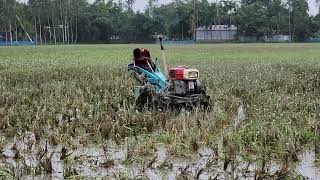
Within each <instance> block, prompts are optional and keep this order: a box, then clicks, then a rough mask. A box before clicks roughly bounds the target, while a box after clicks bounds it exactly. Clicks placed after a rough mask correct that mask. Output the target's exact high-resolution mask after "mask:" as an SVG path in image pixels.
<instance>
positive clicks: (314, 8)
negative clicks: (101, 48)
mask: <svg viewBox="0 0 320 180" xmlns="http://www.w3.org/2000/svg"><path fill="white" fill-rule="evenodd" d="M19 1H22V2H26V1H28V0H19ZM88 1H89V2H94V0H88ZM171 1H172V0H159V3H160V4H165V3H169V2H171ZM208 1H209V2H213V1H215V0H208ZM147 4H148V0H136V3H135V5H134V9H135V10H137V11H143V10H144V9H145V8H146V5H147ZM308 4H309V14H311V15H317V14H318V12H319V6H318V5H316V0H308Z"/></svg>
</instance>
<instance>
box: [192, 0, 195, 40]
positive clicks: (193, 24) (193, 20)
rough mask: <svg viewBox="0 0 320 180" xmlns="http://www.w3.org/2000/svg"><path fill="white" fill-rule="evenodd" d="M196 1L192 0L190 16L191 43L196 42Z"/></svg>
mask: <svg viewBox="0 0 320 180" xmlns="http://www.w3.org/2000/svg"><path fill="white" fill-rule="evenodd" d="M195 14H196V0H193V16H192V28H193V29H192V30H193V41H196V16H195Z"/></svg>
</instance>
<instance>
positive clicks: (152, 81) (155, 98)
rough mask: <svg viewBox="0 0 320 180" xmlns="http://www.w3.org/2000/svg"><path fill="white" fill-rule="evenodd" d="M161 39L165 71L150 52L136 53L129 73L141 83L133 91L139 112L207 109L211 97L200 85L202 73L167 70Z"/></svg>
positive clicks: (139, 51) (183, 68) (143, 50)
mask: <svg viewBox="0 0 320 180" xmlns="http://www.w3.org/2000/svg"><path fill="white" fill-rule="evenodd" d="M162 39H163V36H162V35H159V42H160V47H161V58H160V60H161V64H162V69H163V72H162V71H161V69H160V67H159V66H157V65H156V64H155V63H154V62H153V61H152V60H151V56H150V52H149V50H148V49H145V48H142V49H139V48H136V49H134V50H133V61H132V63H131V64H129V66H128V70H130V71H132V74H133V76H134V77H135V79H136V80H138V81H139V82H140V84H139V85H138V86H134V88H133V95H134V96H135V98H136V107H137V109H138V110H142V109H143V108H144V107H147V108H148V107H155V108H156V109H163V108H168V107H174V108H178V109H181V108H193V107H200V106H202V107H207V106H208V100H209V96H207V95H206V90H205V87H204V86H202V85H201V83H200V80H199V71H198V70H197V69H192V68H188V67H186V66H174V67H171V68H168V67H167V63H166V58H165V52H164V47H163V44H162Z"/></svg>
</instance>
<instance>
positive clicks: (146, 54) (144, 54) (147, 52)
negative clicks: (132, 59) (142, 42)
mask: <svg viewBox="0 0 320 180" xmlns="http://www.w3.org/2000/svg"><path fill="white" fill-rule="evenodd" d="M141 54H142V56H143V57H147V58H149V59H150V58H151V56H150V52H149V50H148V49H147V48H142V49H141Z"/></svg>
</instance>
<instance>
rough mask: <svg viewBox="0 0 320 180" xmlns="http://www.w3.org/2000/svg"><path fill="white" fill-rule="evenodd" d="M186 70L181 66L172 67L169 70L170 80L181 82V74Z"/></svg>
mask: <svg viewBox="0 0 320 180" xmlns="http://www.w3.org/2000/svg"><path fill="white" fill-rule="evenodd" d="M185 69H186V68H185V67H183V66H178V67H173V68H170V69H169V77H170V80H183V79H184V78H183V72H184V70H185Z"/></svg>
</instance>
